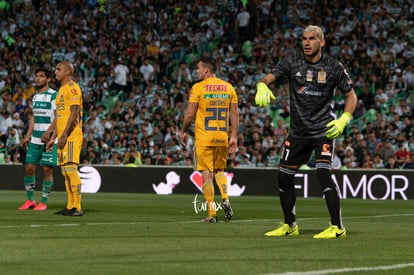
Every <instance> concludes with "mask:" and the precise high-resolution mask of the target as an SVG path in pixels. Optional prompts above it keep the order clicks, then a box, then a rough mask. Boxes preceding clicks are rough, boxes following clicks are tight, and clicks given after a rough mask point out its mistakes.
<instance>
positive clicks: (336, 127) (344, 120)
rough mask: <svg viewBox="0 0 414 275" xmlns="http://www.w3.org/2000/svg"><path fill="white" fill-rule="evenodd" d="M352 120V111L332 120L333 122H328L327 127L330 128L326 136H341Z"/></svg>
mask: <svg viewBox="0 0 414 275" xmlns="http://www.w3.org/2000/svg"><path fill="white" fill-rule="evenodd" d="M350 120H351V113H349V112H345V113H343V114H342V116H341V117H340V118H339V119H335V120H332V121H331V122H329V123H328V124H326V127H327V128H328V130H327V131H326V137H327V138H329V139H334V138H337V137H339V136H340V135H341V134H342V132H343V131H344V129H345V127H346V125H347V124H348V123H349V121H350Z"/></svg>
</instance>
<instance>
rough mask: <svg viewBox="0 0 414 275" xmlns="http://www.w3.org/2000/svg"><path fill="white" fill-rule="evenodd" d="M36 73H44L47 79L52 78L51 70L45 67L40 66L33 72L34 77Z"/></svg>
mask: <svg viewBox="0 0 414 275" xmlns="http://www.w3.org/2000/svg"><path fill="white" fill-rule="evenodd" d="M38 72H44V73H45V75H46V77H47V78H51V77H52V70H51V69H50V68H49V67H47V66H41V67H39V68H37V69H36V71H35V75H36V74H37V73H38Z"/></svg>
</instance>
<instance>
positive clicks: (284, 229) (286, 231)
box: [265, 223, 299, 237]
mask: <svg viewBox="0 0 414 275" xmlns="http://www.w3.org/2000/svg"><path fill="white" fill-rule="evenodd" d="M265 235H266V236H269V237H283V236H289V237H296V236H298V235H299V227H298V225H295V227H293V228H292V227H290V226H289V225H288V224H287V223H280V226H279V227H278V228H276V229H275V230H272V231H269V232H266V233H265Z"/></svg>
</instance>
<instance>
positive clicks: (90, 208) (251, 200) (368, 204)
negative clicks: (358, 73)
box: [0, 191, 414, 275]
mask: <svg viewBox="0 0 414 275" xmlns="http://www.w3.org/2000/svg"><path fill="white" fill-rule="evenodd" d="M39 196H40V192H37V193H36V198H37V199H39V198H38V197H39ZM194 198H195V196H194V195H177V194H175V195H169V196H159V195H153V194H131V193H98V194H85V195H83V201H82V206H83V209H84V211H85V215H84V216H83V217H64V216H59V215H54V214H53V213H54V212H56V211H57V210H60V209H62V208H63V207H64V205H65V203H66V194H65V193H63V192H53V193H52V194H51V196H50V199H49V204H48V207H49V209H48V210H47V211H38V212H37V211H33V210H27V211H19V210H17V209H18V207H19V206H20V205H21V204H22V203H23V202H24V200H25V199H26V198H25V192H24V191H0V238H1V239H0V245H1V249H0V270H1V274H14V275H15V274H334V273H347V274H414V235H413V232H414V231H413V225H414V211H413V210H414V202H413V201H412V200H409V201H402V200H397V201H368V200H365V201H364V200H357V199H347V200H343V201H342V214H343V220H344V224H345V226H346V228H347V233H348V237H347V238H346V239H335V240H315V239H313V235H314V234H316V233H318V232H319V231H321V230H322V229H324V228H326V227H327V226H328V225H329V224H328V223H329V217H328V212H327V209H326V206H325V202H324V200H323V199H320V198H315V199H298V201H297V207H296V209H297V217H298V224H299V231H300V235H299V236H298V237H284V238H274V237H273V238H272V237H266V236H264V233H265V232H266V231H269V230H272V229H274V228H276V226H277V225H278V223H279V222H280V221H282V214H281V209H280V206H279V200H278V198H277V197H255V196H243V197H233V198H231V202H232V207H233V210H234V215H235V216H234V220H232V221H230V222H224V219H223V212H222V211H219V212H218V214H219V218H221V221H220V222H219V223H217V224H204V223H200V222H199V220H200V219H202V218H204V217H205V216H206V215H207V214H206V212H199V213H198V214H197V213H196V211H195V209H194V203H193V202H194ZM216 199H217V201H218V200H219V198H218V197H216ZM198 200H199V201H201V200H202V196H200V195H199V196H198ZM200 208H201V206H200ZM200 208H199V209H200ZM196 209H197V208H196Z"/></svg>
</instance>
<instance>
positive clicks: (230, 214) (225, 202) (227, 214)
mask: <svg viewBox="0 0 414 275" xmlns="http://www.w3.org/2000/svg"><path fill="white" fill-rule="evenodd" d="M221 207H223V210H224V217H225V218H226V219H227V220H231V219H232V218H233V209H231V205H230V201H229V200H223V201H222V202H221Z"/></svg>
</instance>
